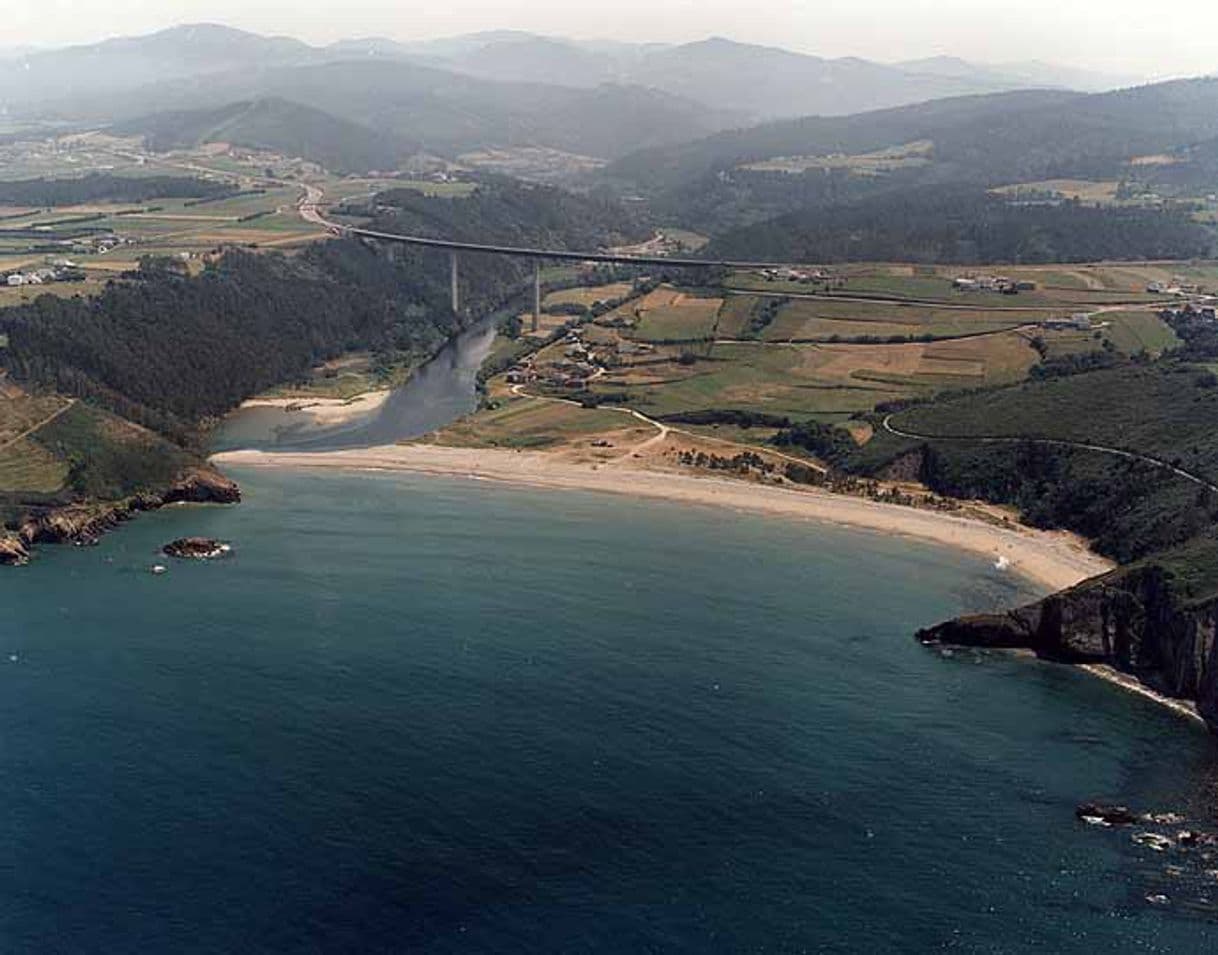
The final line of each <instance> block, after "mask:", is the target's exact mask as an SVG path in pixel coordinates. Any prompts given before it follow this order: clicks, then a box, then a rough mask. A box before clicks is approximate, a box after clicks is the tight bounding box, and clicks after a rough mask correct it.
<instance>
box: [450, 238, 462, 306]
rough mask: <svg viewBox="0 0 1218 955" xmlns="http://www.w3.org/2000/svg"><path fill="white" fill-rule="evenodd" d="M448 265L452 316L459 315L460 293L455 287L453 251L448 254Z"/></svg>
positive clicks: (455, 256) (455, 270) (455, 266)
mask: <svg viewBox="0 0 1218 955" xmlns="http://www.w3.org/2000/svg"><path fill="white" fill-rule="evenodd" d="M448 263H449V270H450V278H451V284H452V300H453V314H454V315H459V314H460V313H461V293H460V290H459V289H458V287H457V281H458V273H457V253H456V251H455V250H454V251H452V252H449V253H448Z"/></svg>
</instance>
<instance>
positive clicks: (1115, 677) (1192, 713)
mask: <svg viewBox="0 0 1218 955" xmlns="http://www.w3.org/2000/svg"><path fill="white" fill-rule="evenodd" d="M1079 669H1081V670H1085V671H1086V672H1087V673H1090V674H1091V675H1092V676H1094V677H1098V678H1099V679H1101V680H1103V681H1104V682H1105V683H1111V684H1112V685H1113V686H1118V687H1120V688H1121V689H1123V690H1125V691H1126V692H1127V693H1133V694H1136V695H1137V696H1140V697H1142V698H1143V699H1147V700H1150V701H1151V702H1152V703H1157V704H1158V705H1159V706H1161V707H1164V708H1165V709H1168V710H1171V712H1173V713H1175V714H1176V715H1177V716H1180V717H1183V718H1184V719H1186V720H1189V721H1190V722H1192V723H1195V724H1196V725H1197V726H1199V727H1200V728H1202V729H1204V730H1207V731H1208V730H1209V724H1208V723H1206V721H1205V717H1203V716H1202V715H1201V713H1200V711H1199V710H1198V709H1197V707H1196V705H1195V704H1193V703H1189V702H1188V701H1187V700H1180V699H1176V698H1175V697H1171V696H1167V695H1166V694H1163V693H1160V692H1159V691H1158V690H1155V689H1153V688H1152V687H1149V686H1147V685H1146V684H1145V683H1143V682H1142V681H1141V680H1139V679H1138V678H1137V677H1135V676H1131V675H1130V674H1128V673H1122V672H1121V671H1120V670H1118V669H1116V668H1115V667H1111V666H1108V665H1107V664H1105V663H1083V664H1080V665H1079Z"/></svg>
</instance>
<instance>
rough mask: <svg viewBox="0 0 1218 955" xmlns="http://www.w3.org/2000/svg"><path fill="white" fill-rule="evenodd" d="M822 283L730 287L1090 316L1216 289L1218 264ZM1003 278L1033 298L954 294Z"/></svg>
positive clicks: (844, 273)
mask: <svg viewBox="0 0 1218 955" xmlns="http://www.w3.org/2000/svg"><path fill="white" fill-rule="evenodd" d="M829 271H830V274H831V275H832V280H831V283H830V285H829V287H828V288H826V286H825V285H824V284H816V283H808V282H798V281H787V280H782V279H775V280H769V279H767V278H765V277H764V276H762V275H760V274H757V273H755V272H735V273H733V274H732V275H731V276H729V277H728V279H727V280H726V282H725V286H726V287H727V288H730V289H734V290H737V291H752V292H766V293H770V294H791V295H804V296H815V297H816V298H826V299H832V298H834V297H849V296H851V295H856V296H861V297H883V298H893V299H902V300H910V301H915V302H926V303H934V304H944V305H953V306H966V307H970V308H978V309H1020V308H1024V309H1027V308H1036V309H1085V308H1087V307H1088V306H1094V307H1097V308H1100V307H1103V306H1106V305H1113V304H1122V303H1133V304H1141V303H1152V302H1156V301H1162V300H1164V298H1165V296H1163V295H1158V294H1151V293H1148V292H1147V291H1146V289H1147V286H1148V285H1149V284H1150V283H1152V282H1158V283H1160V284H1163V285H1173V284H1178V282H1177V280H1180V281H1184V282H1188V283H1198V284H1200V285H1202V286H1203V287H1209V288H1213V289H1218V266H1215V265H1214V264H1213V263H1194V264H1192V265H1183V264H1180V263H1114V264H1095V265H1053V266H977V267H969V268H963V267H960V266H936V267H933V268H932V267H921V266H919V267H916V268H915V267H911V266H901V265H874V266H835V267H833V268H832V269H830V270H829ZM978 275H1003V276H1006V277H1008V278H1010V279H1012V280H1014V281H1028V282H1034V283H1036V289H1035V290H1033V291H1024V292H1020V293H1019V294H1018V295H1003V294H1001V293H1000V292H988V291H979V292H960V291H957V290H955V289H954V288H952V284H951V283H952V280H953V279H954V278H957V277H975V276H978Z"/></svg>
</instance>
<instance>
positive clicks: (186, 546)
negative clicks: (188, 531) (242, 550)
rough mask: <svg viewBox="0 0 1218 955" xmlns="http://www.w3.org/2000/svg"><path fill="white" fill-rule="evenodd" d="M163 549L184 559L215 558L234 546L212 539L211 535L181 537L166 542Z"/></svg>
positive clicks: (170, 554)
mask: <svg viewBox="0 0 1218 955" xmlns="http://www.w3.org/2000/svg"><path fill="white" fill-rule="evenodd" d="M161 550H162V551H163V552H164V553H165V554H166V555H168V556H169V557H178V558H182V559H184V560H215V559H216V558H217V557H223V556H224V555H225V554H227V553H229V551H231V550H232V548H231V547H229V545H228V544H225V543H224V542H223V541H218V540H212V539H211V538H210V537H181V538H179V539H178V540H176V541H171V542H170V543H168V544H166V545H165V546H164V547H162V548H161Z"/></svg>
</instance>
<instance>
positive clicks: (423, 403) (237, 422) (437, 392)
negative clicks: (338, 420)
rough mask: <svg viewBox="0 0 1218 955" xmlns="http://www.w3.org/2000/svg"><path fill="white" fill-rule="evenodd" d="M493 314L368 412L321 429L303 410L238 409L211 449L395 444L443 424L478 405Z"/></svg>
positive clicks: (491, 340) (457, 337) (306, 448)
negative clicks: (306, 424) (311, 425)
mask: <svg viewBox="0 0 1218 955" xmlns="http://www.w3.org/2000/svg"><path fill="white" fill-rule="evenodd" d="M496 319H497V316H492V317H491V318H487V319H484V320H482V321H479V322H477V323H475V324H474V325H472V326H471V327H470V328H468V329H466V330H465V331H463V332H461V333H460V334H458V335H455V336H453V338H452V339H451V340H450V341H449V342H448V343H447V344H446V345H445V346H444V347H443V348H441V349H440V351H439V352H438V353H437V354H436V355H435V357H433V358H432V359H431V360H430V361H428V362H426V363H425V364H424V365H422V366H421V367H420V368H418V369H417V370H416V371H415V373H414V374H413V375H411V377H410V380H409V381H407V382H406V384H405V385H403V386H402V387H401V388H397V389H395V390H394V392H393V393H392V394H391V395H390V396H389V399H388V400H387V401H386V402H385V404H384V405H382V406H381V407H380V408H379V409H377V411H376V412H374V413H373V414H371V415H367V416H365V417H363V418H359V419H356V420H354V421H351V422H349V423H347V424H344V425H342V426H341V427H335V428H325V429H319V428H306V427H304V422H305V421H307V417H308V416H307V413H303V412H289V411H285V410H284V409H282V408H265V407H263V408H258V407H254V408H242V409H240V410H239V411H236V412H234V413H233V414H231V415H229V416H228V418H227V419H226V420H225V422H224V424H223V426H222V427H221V428H220V429H219V431H218V433H217V434H216V436H215V439H214V441H213V448H214V450H216V451H231V450H234V449H237V448H257V449H259V450H265V451H287V450H292V451H337V450H341V449H343V448H367V447H375V446H377V445H382V444H393V443H394V442H396V441H402V440H405V439H408V438H417V437H419V436H420V435H424V434H427V433H428V432H429V431H434V430H436V429H437V428H441V427H443V426H444V425H446V424H448V423H449V422H451V421H454V420H456V419H457V418H460V417H461V416H462V415H465V414H468V413H469V412H471V411H473V410H474V408H475V407H476V405H477V402H478V397H477V382H478V372H479V370H480V369H481V368H482V363H483V362H484V361H485V360H486V357H487V356H488V355H489V354H490V352H491V348H492V347H493V346H494V344H495V325H496V324H497V321H496Z"/></svg>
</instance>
